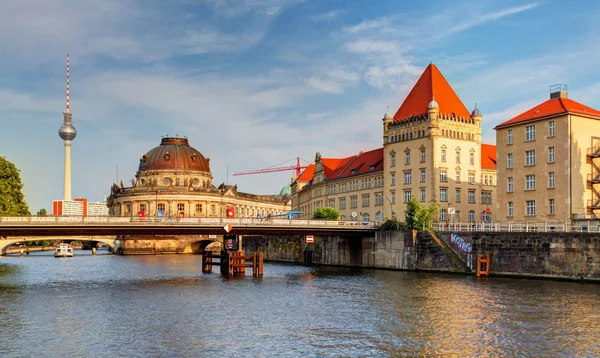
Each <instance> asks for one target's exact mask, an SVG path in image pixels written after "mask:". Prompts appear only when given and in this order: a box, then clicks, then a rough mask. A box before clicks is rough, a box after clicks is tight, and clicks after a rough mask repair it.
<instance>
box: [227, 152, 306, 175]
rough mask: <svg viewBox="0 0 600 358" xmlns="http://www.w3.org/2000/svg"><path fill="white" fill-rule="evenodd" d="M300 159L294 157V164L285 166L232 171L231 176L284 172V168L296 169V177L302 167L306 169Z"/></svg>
mask: <svg viewBox="0 0 600 358" xmlns="http://www.w3.org/2000/svg"><path fill="white" fill-rule="evenodd" d="M300 160H301V158H300V157H297V158H296V165H289V166H285V167H278V166H274V167H270V168H265V169H258V170H249V171H246V172H237V173H233V176H238V175H248V174H263V173H273V172H284V171H286V170H295V171H296V178H297V177H299V176H300V172H301V171H302V169H306V165H301V164H300ZM302 160H304V159H302ZM287 161H288V162H289V160H287ZM304 161H305V160H304ZM284 163H285V162H284ZM278 165H279V164H278Z"/></svg>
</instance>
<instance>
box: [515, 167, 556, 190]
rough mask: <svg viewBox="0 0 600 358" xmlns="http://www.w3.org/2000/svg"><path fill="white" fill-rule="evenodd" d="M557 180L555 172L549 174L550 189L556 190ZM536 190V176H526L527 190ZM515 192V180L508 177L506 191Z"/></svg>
mask: <svg viewBox="0 0 600 358" xmlns="http://www.w3.org/2000/svg"><path fill="white" fill-rule="evenodd" d="M554 185H555V179H554V172H548V189H552V188H554ZM535 189H536V178H535V174H527V175H525V190H535ZM514 190H515V185H514V178H513V177H508V178H507V179H506V191H507V192H509V193H511V192H513V191H514Z"/></svg>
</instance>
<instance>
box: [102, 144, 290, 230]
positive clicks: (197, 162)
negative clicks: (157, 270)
mask: <svg viewBox="0 0 600 358" xmlns="http://www.w3.org/2000/svg"><path fill="white" fill-rule="evenodd" d="M209 163H210V159H208V158H205V157H204V156H203V155H202V154H201V153H200V152H199V151H197V150H196V149H194V148H192V147H190V146H189V143H188V139H187V138H179V137H175V138H173V137H164V138H162V140H161V143H160V145H159V146H157V147H155V148H153V149H151V150H150V151H148V152H147V153H146V154H144V155H142V156H141V157H140V165H139V168H138V171H137V173H136V175H135V179H133V180H132V181H131V186H129V187H125V186H124V185H123V182H121V185H120V186H117V185H116V184H114V185H113V186H112V188H111V195H110V197H109V198H108V203H107V205H108V207H109V209H110V215H112V216H146V217H148V216H150V217H154V216H163V215H164V216H171V217H232V214H233V217H242V218H251V217H257V216H268V215H283V214H285V213H287V212H288V211H289V208H290V206H289V197H287V196H282V195H272V196H266V195H254V194H247V193H242V192H238V190H237V185H225V184H221V185H219V186H218V187H216V186H214V185H213V182H212V180H213V177H212V174H211V172H210V167H209ZM228 208H231V209H229V210H228ZM232 209H233V211H232Z"/></svg>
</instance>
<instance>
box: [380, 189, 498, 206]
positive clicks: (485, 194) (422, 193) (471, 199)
mask: <svg viewBox="0 0 600 358" xmlns="http://www.w3.org/2000/svg"><path fill="white" fill-rule="evenodd" d="M475 192H476V190H468V191H467V202H468V203H469V204H475ZM426 193H427V192H426V190H425V189H419V201H421V202H425V201H427V195H426ZM390 198H391V200H390V201H391V203H392V204H396V192H395V191H391V192H390ZM411 198H412V190H411V189H407V190H404V201H403V202H404V203H408V202H409V201H410V199H411ZM448 201H449V200H448V189H447V188H441V189H440V202H448ZM461 201H462V190H461V189H455V191H454V202H455V203H460V202H461ZM381 202H382V204H383V199H381ZM481 203H482V204H492V192H491V191H483V190H482V191H481Z"/></svg>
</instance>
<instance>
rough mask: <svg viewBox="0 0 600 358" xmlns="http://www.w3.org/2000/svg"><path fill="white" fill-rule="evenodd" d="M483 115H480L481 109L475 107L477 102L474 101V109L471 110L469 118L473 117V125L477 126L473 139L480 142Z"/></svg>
mask: <svg viewBox="0 0 600 358" xmlns="http://www.w3.org/2000/svg"><path fill="white" fill-rule="evenodd" d="M482 117H483V116H482V115H481V111H480V110H479V108H477V103H475V109H474V110H473V112H471V118H472V119H473V121H474V122H475V125H476V126H477V128H478V130H477V133H478V134H476V135H475V141H476V142H478V143H481V118H482Z"/></svg>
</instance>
